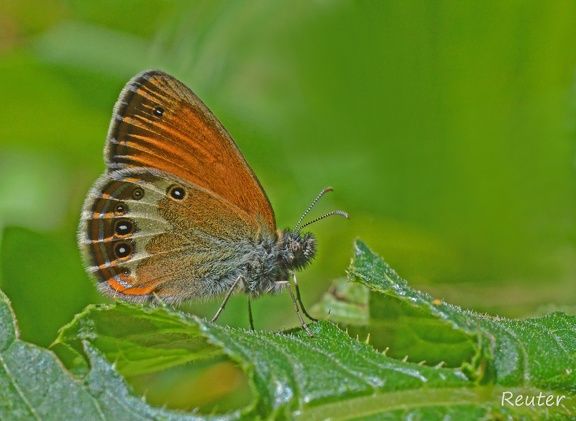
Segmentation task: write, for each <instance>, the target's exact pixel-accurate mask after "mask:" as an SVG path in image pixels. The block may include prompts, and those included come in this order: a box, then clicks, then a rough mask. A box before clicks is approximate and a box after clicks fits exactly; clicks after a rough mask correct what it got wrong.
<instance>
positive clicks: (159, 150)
mask: <svg viewBox="0 0 576 421" xmlns="http://www.w3.org/2000/svg"><path fill="white" fill-rule="evenodd" d="M105 159H106V164H107V166H108V169H109V171H115V170H118V169H122V168H133V167H149V168H157V169H160V170H162V171H164V172H167V173H170V174H174V175H176V176H177V177H179V178H181V179H184V180H187V181H189V182H190V183H193V184H195V185H197V186H201V187H203V188H205V189H207V190H209V191H211V192H213V193H214V194H216V195H218V196H220V197H222V198H224V199H225V200H228V201H229V202H230V203H232V204H234V205H236V206H237V207H238V208H240V209H242V210H243V211H244V212H246V213H247V214H248V215H252V216H253V218H255V219H260V220H262V221H265V223H267V224H268V228H269V229H270V231H274V230H275V228H276V223H275V220H274V212H273V210H272V207H271V205H270V202H269V200H268V197H267V196H266V193H265V192H264V190H263V189H262V186H261V185H260V182H259V181H258V179H257V177H256V175H255V174H254V172H253V171H252V169H251V168H250V166H249V165H248V163H247V162H246V160H245V159H244V156H243V155H242V153H241V152H240V150H239V148H238V146H237V145H236V143H235V142H234V140H233V139H232V137H231V136H230V134H229V133H228V132H227V131H226V129H225V128H224V127H223V125H222V123H220V121H219V120H218V119H217V118H216V117H215V116H214V114H212V112H211V111H210V110H209V109H208V107H207V106H206V105H205V104H204V103H203V102H202V101H201V100H200V99H199V98H198V97H197V96H196V95H195V94H194V93H193V92H192V91H191V90H190V89H188V87H186V86H185V85H184V84H182V83H181V82H179V81H178V80H177V79H175V78H173V77H172V76H170V75H168V74H166V73H163V72H161V71H158V70H148V71H145V72H142V73H140V74H138V75H137V76H135V77H134V78H133V79H132V80H130V82H128V84H127V85H126V86H125V88H124V90H123V91H122V93H121V94H120V98H119V99H118V102H117V103H116V106H115V108H114V115H113V118H112V122H111V125H110V129H109V132H108V139H107V146H106V151H105Z"/></svg>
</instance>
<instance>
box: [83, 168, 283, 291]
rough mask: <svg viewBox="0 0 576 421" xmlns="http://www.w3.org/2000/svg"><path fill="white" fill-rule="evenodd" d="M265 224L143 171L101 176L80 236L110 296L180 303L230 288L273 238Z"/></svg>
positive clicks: (172, 178) (90, 264) (178, 181)
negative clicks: (262, 241) (257, 247)
mask: <svg viewBox="0 0 576 421" xmlns="http://www.w3.org/2000/svg"><path fill="white" fill-rule="evenodd" d="M207 209H209V210H210V211H209V212H207ZM260 229H261V226H260V225H259V224H258V223H257V222H256V221H255V219H254V218H253V217H252V216H251V215H249V214H248V213H246V212H244V211H242V210H239V209H238V207H236V206H235V205H233V204H231V203H229V202H227V201H224V200H222V199H221V198H220V197H219V196H217V195H215V194H213V193H212V192H210V191H208V190H206V189H204V188H202V187H199V186H197V185H195V184H192V183H189V182H188V181H186V180H182V179H180V178H178V177H176V176H174V175H172V174H168V173H165V172H163V171H160V170H155V169H143V168H138V169H122V170H116V171H112V172H110V173H107V174H104V175H103V176H101V177H100V179H99V180H98V181H97V182H96V183H95V185H94V187H93V188H92V190H91V191H90V193H89V196H88V199H87V200H86V203H85V204H84V209H83V213H82V220H81V225H80V230H79V238H78V240H79V244H80V247H81V249H82V251H83V255H84V260H85V263H86V266H87V268H88V271H89V272H91V273H92V274H93V276H94V277H95V278H96V280H97V281H98V283H99V289H100V291H101V292H103V293H104V294H105V295H108V296H112V297H118V298H123V299H127V300H130V301H147V300H151V299H153V297H154V295H158V296H159V297H160V298H161V299H162V300H164V301H165V302H175V301H180V300H185V299H188V298H199V297H202V296H212V295H217V294H221V293H224V292H226V291H228V290H229V289H230V288H231V286H232V284H233V283H234V281H235V280H236V278H237V277H238V276H239V275H240V274H241V273H243V271H244V270H245V269H246V267H247V265H248V264H250V262H249V259H250V256H251V255H253V253H254V243H255V242H256V241H257V239H258V238H262V236H261V234H264V235H263V236H264V237H266V238H270V239H271V238H273V236H272V235H270V233H263V232H261V231H260Z"/></svg>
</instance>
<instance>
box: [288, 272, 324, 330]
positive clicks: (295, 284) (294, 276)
mask: <svg viewBox="0 0 576 421" xmlns="http://www.w3.org/2000/svg"><path fill="white" fill-rule="evenodd" d="M292 279H294V288H296V299H297V300H298V304H300V308H301V309H302V313H304V315H305V316H306V317H308V318H309V319H310V320H311V321H313V322H317V321H318V319H315V318H314V317H312V316H310V315H309V314H308V312H307V311H306V308H304V304H303V303H302V298H301V297H300V287H299V286H298V280H297V279H296V274H295V273H294V272H292Z"/></svg>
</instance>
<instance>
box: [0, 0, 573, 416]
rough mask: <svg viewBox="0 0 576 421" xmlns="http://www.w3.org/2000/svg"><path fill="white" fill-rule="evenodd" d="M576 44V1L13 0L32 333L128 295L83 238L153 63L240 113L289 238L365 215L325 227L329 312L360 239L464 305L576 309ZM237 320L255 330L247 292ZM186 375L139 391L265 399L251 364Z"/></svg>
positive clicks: (14, 232) (6, 215)
mask: <svg viewBox="0 0 576 421" xmlns="http://www.w3.org/2000/svg"><path fill="white" fill-rule="evenodd" d="M574 40H576V3H574V2H545V1H504V2H502V1H485V2H460V1H435V2H429V1H426V0H420V1H401V0H397V1H392V0H390V1H388V0H381V1H378V0H372V1H369V0H364V1H352V0H335V1H320V0H307V1H304V0H279V1H274V2H270V1H265V0H259V1H253V0H250V1H249V0H237V1H226V2H225V1H184V0H181V1H177V0H164V1H156V2H150V1H146V0H123V1H117V0H101V1H99V2H86V1H84V0H24V1H20V0H4V1H2V2H0V98H1V100H2V101H1V108H0V229H1V239H0V250H1V251H0V264H1V272H0V273H1V275H0V276H1V279H0V286H1V287H2V289H3V290H4V291H5V292H6V293H7V295H8V296H9V297H10V299H11V300H12V302H13V306H14V308H15V312H16V315H17V317H18V320H19V326H20V329H21V331H22V336H23V338H24V339H25V340H28V341H31V342H34V343H37V344H39V345H42V346H48V345H49V344H50V343H51V342H52V341H53V340H54V338H55V336H56V334H57V330H58V328H59V327H61V326H62V325H64V324H65V323H67V322H69V321H70V320H71V319H72V317H73V316H74V314H76V313H77V312H79V311H81V310H82V309H83V308H84V307H85V306H86V305H88V304H90V303H97V302H105V301H106V300H105V299H103V298H101V297H100V296H98V294H97V293H96V291H95V288H94V286H93V285H92V283H91V282H90V281H89V279H88V277H87V275H86V274H85V272H84V270H83V268H82V265H81V261H80V256H79V253H78V250H77V247H76V239H75V232H76V227H77V224H78V218H79V213H80V208H81V204H82V201H83V199H84V196H85V194H86V192H87V190H88V188H89V187H90V185H91V184H92V183H93V181H94V180H95V179H96V178H97V177H98V175H99V174H100V173H101V172H102V171H103V169H104V165H103V160H102V149H103V146H104V140H105V137H106V133H107V129H108V124H109V119H110V117H111V113H112V107H113V104H114V102H115V100H116V98H117V96H118V94H119V92H120V90H121V88H122V87H123V85H124V84H125V83H126V82H127V81H128V80H129V79H130V78H131V77H132V76H133V75H134V74H136V73H138V72H139V71H141V70H144V69H147V68H159V69H162V70H164V71H167V72H169V73H171V74H173V75H174V76H176V77H178V78H179V79H180V80H182V81H183V82H185V83H186V84H187V85H188V86H190V88H191V89H192V90H194V91H195V92H196V93H197V94H198V95H199V96H200V97H201V98H202V99H203V100H204V102H206V103H207V104H208V106H209V107H210V108H211V109H212V110H213V111H214V113H215V114H216V115H217V116H218V117H219V118H220V119H221V120H222V122H223V123H224V125H225V126H226V127H227V128H228V130H229V131H230V132H231V134H232V135H233V137H234V138H235V139H236V141H237V143H238V144H239V146H240V148H241V149H242V151H243V152H244V154H245V156H246V158H247V160H248V161H249V162H250V164H251V165H252V167H253V168H254V170H255V172H256V174H258V176H259V178H260V181H261V182H262V184H263V186H264V187H265V189H266V191H267V192H268V195H269V197H270V200H271V202H272V204H273V206H274V208H275V211H276V216H277V220H278V225H279V226H280V227H290V226H293V225H294V224H295V222H296V221H297V219H298V217H299V216H300V215H301V213H302V212H303V211H304V210H305V209H306V207H307V206H308V205H309V203H310V201H311V200H312V199H313V198H314V196H315V195H316V194H317V193H318V192H319V191H320V190H321V189H322V188H323V187H325V186H328V185H331V186H333V187H334V189H335V192H334V193H332V194H331V195H328V196H327V197H326V198H325V199H323V200H322V202H321V203H320V204H319V206H318V208H317V209H315V210H314V212H313V215H320V214H321V213H322V212H325V211H329V210H332V209H334V208H340V209H344V210H346V211H348V212H349V213H350V215H351V220H350V221H346V220H344V219H340V218H330V219H328V220H325V221H322V222H320V223H318V224H315V225H313V226H312V227H310V228H311V230H312V231H314V232H315V234H316V235H317V237H318V239H319V247H320V252H319V256H318V258H317V261H316V262H315V264H314V265H313V266H312V267H311V268H310V269H308V270H306V271H305V272H303V273H302V274H300V276H299V282H300V284H301V286H302V293H303V296H304V302H305V303H306V304H307V305H308V306H311V305H312V304H313V303H315V302H316V301H317V300H318V299H319V297H320V296H321V295H322V293H323V292H324V291H326V289H327V288H328V286H329V284H330V281H331V280H332V279H333V278H336V277H341V276H345V270H346V267H347V266H348V264H349V259H350V257H351V251H352V250H351V247H352V241H353V239H354V238H355V237H359V238H361V239H363V240H364V241H366V242H367V243H368V244H369V245H370V246H371V247H372V248H373V249H374V250H375V251H377V252H378V253H379V254H381V255H382V256H384V258H385V259H386V260H387V261H388V262H389V263H390V264H391V265H392V267H394V268H395V269H396V270H397V271H398V272H399V273H400V274H401V275H402V276H403V277H404V278H406V279H407V280H408V281H409V282H410V283H411V285H412V286H413V287H415V288H419V289H422V290H425V291H428V292H430V293H432V294H433V295H434V296H436V297H438V298H441V299H444V300H446V301H448V302H451V303H454V304H458V305H461V306H463V307H466V308H471V309H475V310H477V311H487V312H490V313H492V314H499V315H502V316H509V317H524V316H529V315H533V314H538V313H541V312H544V311H548V310H550V309H557V308H563V309H566V310H568V311H570V310H571V309H574V303H575V302H576V282H575V278H576V248H575V245H576V231H575V224H574V211H575V205H576V191H575V187H576V166H575V163H576V133H575V121H576V43H575V42H574ZM218 304H219V300H215V301H211V302H207V303H191V304H188V305H186V306H184V307H183V310H185V311H188V312H194V313H197V314H202V315H211V314H212V313H213V312H214V311H215V309H216V308H217V306H218ZM253 307H254V315H255V320H256V325H257V327H258V328H262V329H270V330H279V329H285V328H289V327H293V326H297V325H298V322H297V319H296V318H295V316H294V314H293V311H292V306H291V303H290V301H289V298H288V297H287V296H286V295H281V296H278V297H272V298H263V299H262V300H259V301H258V302H256V303H255V304H254V306H253ZM219 322H220V323H225V324H230V325H233V326H241V327H247V325H248V322H247V315H246V300H245V298H244V297H236V298H234V299H233V300H232V301H231V303H230V305H229V307H227V309H226V311H225V312H224V314H223V316H222V317H221V319H220V320H219ZM179 370H180V371H176V370H174V371H173V372H171V373H169V374H168V375H160V376H158V375H157V376H150V377H147V378H139V379H136V380H134V379H132V380H133V383H134V384H135V387H137V388H138V387H140V389H139V390H140V391H141V392H142V393H144V392H146V393H147V394H148V396H149V399H151V400H152V402H153V403H154V402H156V403H158V404H164V403H167V405H168V406H171V407H182V408H189V407H193V406H195V405H205V406H207V407H210V408H219V409H221V410H225V409H226V408H227V407H228V405H229V406H230V407H233V406H234V405H235V404H238V402H242V399H244V400H247V399H249V398H248V397H246V395H243V394H242V392H240V393H236V395H234V396H236V397H237V399H238V400H237V401H234V399H232V398H230V397H229V395H227V393H228V391H229V390H230V389H234V388H238V389H241V390H245V389H243V388H242V385H243V384H244V383H243V382H245V379H244V378H243V376H242V375H241V373H239V370H237V369H236V368H235V367H234V366H233V365H232V364H230V363H224V362H223V363H222V364H220V365H216V366H210V367H205V368H198V367H192V368H191V367H184V368H180V369H179ZM182 370H189V373H188V374H186V375H182V374H181V373H182ZM192 372H193V374H194V375H192V374H190V373H192ZM215 378H218V379H220V381H219V382H215V381H214V379H215ZM207 384H212V388H208V387H207V386H206V385H207ZM163 393H164V395H163ZM246 393H248V392H246ZM222 396H227V397H226V398H225V401H223V400H222ZM219 398H221V400H220V401H218V399H219ZM215 402H216V403H215Z"/></svg>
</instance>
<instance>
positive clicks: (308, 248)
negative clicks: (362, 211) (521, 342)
mask: <svg viewBox="0 0 576 421" xmlns="http://www.w3.org/2000/svg"><path fill="white" fill-rule="evenodd" d="M329 191H332V187H326V188H325V189H324V190H322V191H321V192H320V194H319V195H318V196H316V199H314V201H313V202H312V204H311V205H310V206H309V207H308V209H306V212H304V214H303V215H302V216H301V217H300V219H299V220H298V223H297V224H296V227H295V228H294V230H292V231H291V230H284V231H282V232H280V241H281V242H282V244H281V250H282V258H283V260H284V262H286V266H287V267H288V268H289V269H296V270H298V269H302V268H304V267H305V266H306V265H307V264H308V263H310V262H311V261H312V259H313V258H314V256H315V255H316V237H314V235H313V234H312V233H309V232H307V233H302V232H301V230H302V228H304V227H306V226H308V225H310V224H313V223H315V222H318V221H320V220H322V219H324V218H327V217H329V216H332V215H340V216H344V217H345V218H348V214H347V213H346V212H344V211H341V210H334V211H332V212H328V213H327V214H324V215H322V216H320V217H318V218H316V219H313V220H312V221H309V222H306V223H305V224H303V225H301V224H302V221H303V220H304V218H305V217H306V215H308V212H310V210H311V209H312V208H313V207H314V205H315V204H316V202H318V200H320V198H321V197H322V196H324V194H326V193H327V192H329Z"/></svg>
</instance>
